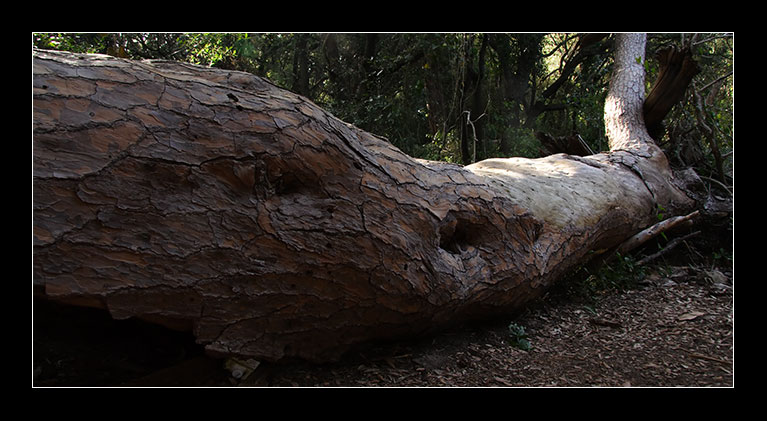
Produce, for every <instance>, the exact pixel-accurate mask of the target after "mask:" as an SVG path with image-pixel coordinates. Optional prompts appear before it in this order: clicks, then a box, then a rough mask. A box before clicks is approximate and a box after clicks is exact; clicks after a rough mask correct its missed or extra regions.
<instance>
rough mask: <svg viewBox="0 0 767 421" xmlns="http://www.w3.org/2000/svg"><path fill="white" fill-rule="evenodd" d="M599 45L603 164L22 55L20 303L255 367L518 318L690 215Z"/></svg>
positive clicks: (252, 90)
mask: <svg viewBox="0 0 767 421" xmlns="http://www.w3.org/2000/svg"><path fill="white" fill-rule="evenodd" d="M618 41H619V42H618V44H619V53H618V56H619V57H618V59H617V61H616V77H615V78H614V83H613V85H612V87H611V94H610V96H609V98H608V102H607V104H606V124H607V129H608V134H609V135H610V142H611V149H612V150H611V152H610V153H603V154H596V155H591V156H586V157H580V156H569V155H564V154H559V155H552V156H548V157H545V158H540V159H533V160H531V159H521V158H510V159H490V160H486V161H482V162H478V163H476V164H473V165H469V166H467V167H460V166H457V165H452V164H446V163H439V162H430V161H423V160H416V159H412V158H410V157H408V156H406V155H404V154H403V153H402V152H401V151H399V150H398V149H396V148H394V147H393V146H392V145H391V144H390V143H388V142H387V141H386V140H384V139H381V138H379V137H377V136H374V135H372V134H369V133H366V132H364V131H362V130H360V129H358V128H356V127H353V126H351V125H348V124H345V123H343V122H341V121H339V120H338V119H336V118H335V117H333V116H332V115H330V114H328V113H327V112H325V111H323V110H322V109H320V108H318V107H317V106H316V105H314V104H313V103H311V102H309V101H308V100H307V99H305V98H303V97H301V96H298V95H295V94H293V93H290V92H287V91H285V90H282V89H279V88H277V87H276V86H274V85H272V84H271V83H269V82H267V81H265V80H263V79H261V78H258V77H256V76H253V75H250V74H246V73H240V72H234V71H226V70H218V69H209V68H202V67H197V66H192V65H188V64H181V63H173V62H167V61H141V62H135V61H127V60H122V59H117V58H113V57H108V56H102V55H81V54H70V53H61V52H49V51H35V52H34V60H33V63H34V67H33V73H34V75H33V76H34V77H33V82H34V103H33V108H34V116H33V121H34V132H33V134H34V136H33V155H34V160H33V171H34V174H33V175H34V184H33V205H34V212H33V219H34V220H33V228H34V232H33V241H34V255H33V272H34V273H33V278H34V288H35V293H36V294H37V295H40V296H44V297H47V298H51V299H55V300H58V301H62V302H68V303H73V304H78V305H88V306H96V307H101V308H105V309H107V310H109V312H111V314H112V316H113V317H115V318H128V317H141V318H144V319H148V320H152V321H156V322H160V323H163V324H166V325H169V326H174V327H176V328H185V329H191V330H192V331H193V332H194V334H195V335H196V338H197V341H198V342H199V343H202V344H204V345H205V346H206V349H207V350H208V351H210V352H211V353H219V354H225V355H240V356H252V357H257V358H260V359H265V360H278V359H281V358H284V357H300V358H305V359H309V360H313V361H324V360H332V359H335V358H338V356H339V355H341V353H343V352H344V351H345V350H347V349H348V348H349V347H350V346H353V345H355V344H358V343H360V342H363V341H367V340H371V339H378V338H393V337H399V336H403V335H414V334H419V333H422V332H426V331H430V330H433V329H440V328H443V327H445V326H447V325H449V324H451V323H453V322H455V321H460V320H466V319H469V318H476V317H488V316H492V315H497V314H504V313H507V312H509V311H513V310H517V309H519V308H520V307H522V306H523V305H525V304H526V303H528V302H530V301H531V300H532V299H534V298H536V297H538V296H540V295H541V294H542V293H543V292H544V291H545V289H546V288H547V287H548V286H549V285H551V284H552V282H554V281H555V280H557V279H558V278H560V277H561V276H562V275H563V274H564V273H566V272H567V271H568V270H570V269H572V268H573V267H575V266H576V265H579V264H581V263H583V262H584V261H586V260H588V259H589V258H590V256H591V255H592V254H593V253H592V252H594V251H599V250H603V249H608V248H611V247H615V246H617V245H619V244H620V243H621V242H623V241H624V240H626V239H627V238H629V237H631V236H632V235H633V234H635V233H637V232H638V231H640V230H642V229H643V228H646V227H647V226H649V225H652V224H653V223H654V222H657V218H656V209H657V207H658V206H662V207H663V208H664V209H665V213H666V214H668V215H674V214H679V213H682V212H686V211H688V210H689V209H690V208H691V206H692V205H693V203H692V201H691V200H690V199H688V198H687V196H686V195H685V194H684V193H683V192H682V191H681V190H680V189H678V188H677V187H676V186H675V185H674V183H673V177H672V175H671V172H670V170H669V167H668V164H667V161H666V158H665V156H664V155H663V154H662V152H661V151H660V150H659V149H658V148H657V147H656V146H655V145H654V144H653V143H652V141H651V140H650V139H649V135H647V133H646V130H644V126H643V124H642V123H641V111H642V95H641V94H640V93H639V92H641V91H639V90H637V91H635V90H634V88H635V87H636V83H638V84H639V85H640V86H641V84H642V83H643V78H644V73H643V72H644V69H643V67H642V65H641V64H638V63H637V61H636V57H638V56H639V55H641V57H642V58H643V57H644V37H641V39H639V37H633V38H632V36H629V35H626V36H619V38H618ZM637 44H641V45H640V46H638V45H637ZM632 48H633V49H632ZM622 49H623V50H622ZM625 49H628V50H626V51H624V50H625ZM621 55H623V56H625V57H624V58H623V59H622V60H621V59H620V57H621Z"/></svg>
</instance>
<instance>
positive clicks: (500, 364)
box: [32, 263, 734, 387]
mask: <svg viewBox="0 0 767 421" xmlns="http://www.w3.org/2000/svg"><path fill="white" fill-rule="evenodd" d="M733 301H734V300H733V273H732V267H727V266H724V267H723V266H717V267H713V266H711V265H702V264H697V265H690V264H687V265H679V266H673V265H669V264H667V263H664V264H658V265H654V266H651V267H649V268H647V274H646V275H645V276H643V278H642V279H641V280H640V281H639V282H638V283H636V284H635V285H632V287H631V288H628V289H622V290H617V289H605V290H601V291H592V292H591V293H590V294H587V295H584V294H582V293H574V292H573V291H572V288H565V287H562V288H557V289H554V290H552V291H551V292H550V293H548V294H547V296H545V297H544V298H543V299H541V300H540V301H538V302H536V303H534V304H533V305H531V306H530V307H529V308H528V309H527V310H525V311H524V312H523V313H522V314H520V315H518V316H516V317H514V318H509V319H506V320H494V321H489V322H483V323H474V324H467V325H464V326H461V327H458V328H455V329H452V330H449V331H444V332H442V333H439V334H435V335H432V336H428V337H421V338H416V339H412V340H407V341H399V342H396V343H388V344H378V345H375V346H368V347H365V348H362V349H360V350H358V351H354V352H352V353H350V354H349V355H347V357H345V358H344V359H343V360H341V361H339V362H337V363H332V364H323V365H312V364H308V363H302V362H297V363H292V364H268V363H263V364H260V365H258V367H257V368H256V369H255V370H254V371H252V372H249V373H247V372H246V376H242V377H240V378H238V379H235V378H234V377H233V376H232V373H231V372H230V371H229V370H227V369H226V368H225V365H226V361H223V360H218V359H214V358H210V357H208V356H206V355H205V354H204V353H203V351H202V349H201V348H200V346H199V345H196V344H195V343H194V339H193V338H192V336H191V335H190V334H187V333H180V332H173V331H168V330H166V329H164V328H160V327H158V326H154V325H149V324H145V323H143V322H139V321H134V320H123V321H115V320H111V319H110V318H109V316H108V315H106V314H105V313H104V312H101V311H97V310H92V309H79V308H71V307H62V306H59V305H54V304H50V303H42V302H35V305H34V325H33V358H32V360H33V361H32V362H33V364H32V365H33V380H32V384H33V387H83V386H106V387H594V386H603V387H625V386H631V387H672V386H687V387H709V386H714V387H733V386H734V370H733V360H734V353H733V349H734V348H733V346H734V345H733V330H734V329H733V328H734V309H733ZM511 324H514V325H515V326H516V327H519V328H521V329H523V330H524V333H525V335H526V339H527V341H529V349H527V350H524V349H521V348H520V345H519V343H518V342H517V339H519V336H516V337H515V336H514V335H512V333H511V330H510V327H509V326H510V325H511ZM230 368H231V367H230Z"/></svg>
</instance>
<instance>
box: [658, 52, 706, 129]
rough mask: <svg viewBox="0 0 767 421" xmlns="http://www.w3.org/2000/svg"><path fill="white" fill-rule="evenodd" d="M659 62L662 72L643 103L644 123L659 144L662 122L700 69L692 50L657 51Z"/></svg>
mask: <svg viewBox="0 0 767 421" xmlns="http://www.w3.org/2000/svg"><path fill="white" fill-rule="evenodd" d="M656 58H657V59H658V63H659V65H660V70H659V72H658V78H657V79H656V80H655V84H654V85H653V87H652V89H651V90H650V93H649V94H647V100H646V101H645V103H644V119H645V124H646V125H647V131H648V132H649V133H650V135H651V136H652V137H653V139H656V140H660V138H661V137H663V132H664V127H663V119H664V118H665V117H666V115H667V114H668V113H669V111H671V109H672V108H673V107H674V105H676V104H677V103H678V102H679V101H680V100H681V99H682V98H683V97H684V93H685V91H686V90H687V87H688V86H689V85H690V82H692V78H693V77H695V75H697V74H698V73H699V72H700V68H699V67H698V64H697V63H696V62H695V60H694V59H693V57H692V53H691V52H690V50H689V49H681V50H680V49H677V48H674V47H667V48H664V49H662V50H660V51H658V53H657V55H656Z"/></svg>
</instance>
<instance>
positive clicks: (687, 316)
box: [679, 311, 706, 321]
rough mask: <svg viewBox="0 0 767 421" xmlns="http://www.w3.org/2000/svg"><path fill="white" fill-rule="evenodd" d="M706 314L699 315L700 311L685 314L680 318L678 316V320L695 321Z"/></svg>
mask: <svg viewBox="0 0 767 421" xmlns="http://www.w3.org/2000/svg"><path fill="white" fill-rule="evenodd" d="M705 314H706V313H701V312H700V311H693V312H691V313H686V314H683V315H681V316H679V320H681V321H685V320H695V319H697V318H698V317H700V316H703V315H705Z"/></svg>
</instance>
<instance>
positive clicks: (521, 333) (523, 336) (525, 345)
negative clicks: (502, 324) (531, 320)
mask: <svg viewBox="0 0 767 421" xmlns="http://www.w3.org/2000/svg"><path fill="white" fill-rule="evenodd" d="M509 337H510V339H511V342H510V343H511V345H512V346H514V347H515V348H519V349H521V350H523V351H529V350H530V349H532V347H533V346H532V345H531V344H530V340H529V339H528V338H527V332H525V328H524V326H520V325H518V324H516V323H511V324H509Z"/></svg>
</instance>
